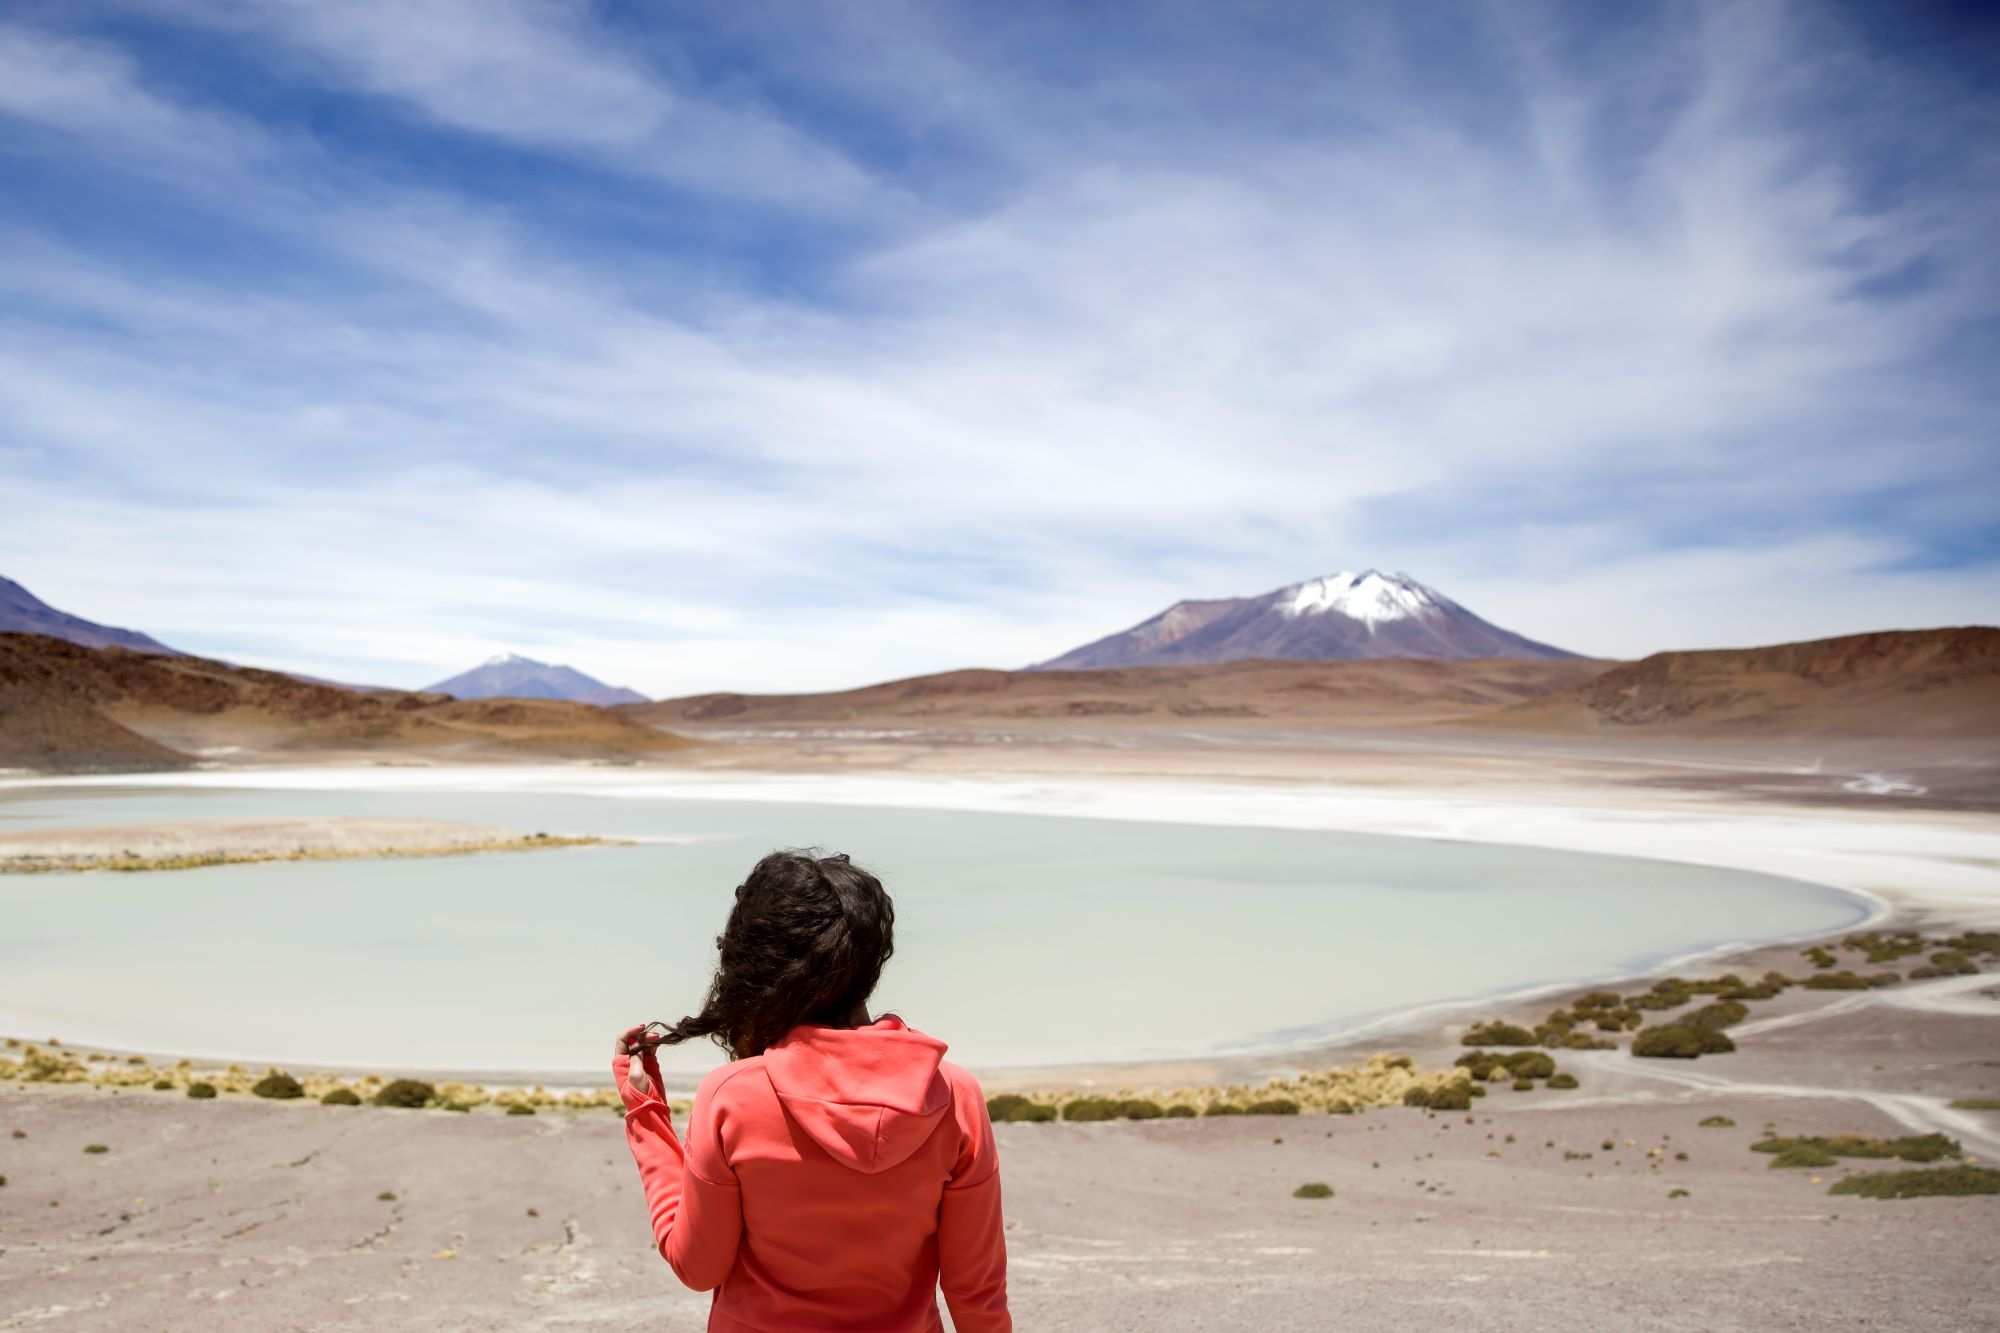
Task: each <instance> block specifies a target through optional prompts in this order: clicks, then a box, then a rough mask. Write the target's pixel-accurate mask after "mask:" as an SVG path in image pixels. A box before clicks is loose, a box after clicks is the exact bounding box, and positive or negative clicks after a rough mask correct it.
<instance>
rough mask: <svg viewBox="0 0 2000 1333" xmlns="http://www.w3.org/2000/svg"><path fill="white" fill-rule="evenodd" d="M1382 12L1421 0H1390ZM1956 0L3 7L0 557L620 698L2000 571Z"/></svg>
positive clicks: (1966, 610) (238, 621) (238, 616)
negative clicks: (1282, 605) (1869, 0)
mask: <svg viewBox="0 0 2000 1333" xmlns="http://www.w3.org/2000/svg"><path fill="white" fill-rule="evenodd" d="M1391 11H1396V12H1393V13H1392V12H1391ZM1996 53H2000V46H1996V29H1995V28H1994V26H1993V25H1992V21H1991V20H1988V19H1983V18H1981V17H1979V16H1978V9H1977V7H1965V8H1964V9H1963V10H1962V11H1961V9H1960V8H1958V7H1954V6H1949V5H1924V4H1919V5H1896V6H1889V5H1880V6H1867V5H1858V4H1845V5H1843V4H1832V3H1821V4H1814V5H1801V6H1797V7H1784V6H1775V5H1773V6H1765V5H1758V4H1731V5H1717V6H1714V7H1707V8H1704V7H1700V6H1695V5H1680V4H1672V5H1667V4H1660V5H1645V4H1634V5H1616V6H1609V5H1594V4H1585V3H1573V4H1567V5H1554V6H1549V7H1535V6H1532V5H1526V4H1519V5H1516V4H1508V5H1481V4H1470V3H1467V4H1439V5H1420V6H1373V5H1359V4H1356V5H1352V6H1328V5H1317V4H1315V5H1294V6H1286V5H1256V4H1246V5H1229V6H1216V5H1204V4H1192V3H1190V4H1158V5H1109V4H1104V5H1096V4H1069V5H1037V4H1010V5H1005V6H999V5H969V4H968V5H963V6H947V5H942V4H938V5H916V4H911V5H901V4H892V3H869V4H865V5H840V6H833V5H818V4H774V5H757V6H713V5H617V6H613V5H591V4H583V3H547V4H539V3H524V2H521V0H446V2H441V3H424V2H422V0H400V2H399V3H393V4H392V3H387V2H386V0H350V2H348V3H342V4H325V3H319V2H317V0H179V2H174V3H169V2H167V0H159V2H157V3H155V2H151V0H130V2H129V3H104V4H93V3H78V2H77V0H62V2H61V3H55V2H49V3H41V2H39V0H16V3H14V4H12V5H9V6H8V7H7V8H6V11H5V14H4V16H0V178H4V180H5V181H6V182H7V183H6V185H5V187H4V188H0V500H4V512H5V515H6V517H5V519H4V521H0V573H4V574H6V575H9V576H11V577H14V578H16V579H19V580H20V581H22V582H24V583H25V584H27V585H28V586H29V587H30V588H31V589H33V590H34V591H36V592H38V593H40V594H41V595H42V596H44V597H45V598H47V599H48V600H50V601H52V602H54V603H56V604H57V605H60V606H63V607H64V608H66V609H70V610H74V611H76V612H78V613H80V614H84V615H87V616H90V617H91V618H93V619H99V620H104V621H108V622H112V623H119V624H130V625H135V626H138V627H141V628H144V629H146V630H148V631H149V632H152V633H154V634H156V635H158V636H160V637H161V638H164V639H166V640H167V641H168V642H171V643H174V644H175V645H177V646H180V647H183V648H186V649H189V650H193V651H199V652H204V653H209V654H214V655H219V656H225V657H229V658H233V659H236V660H241V661H247V662H255V663H259V664H269V665H279V666H285V667H289V668H293V669H297V670H303V671H309V672H313V673H315V674H320V675H327V676H333V677H337V678H342V679H358V680H369V681H375V682H379V683H383V684H395V685H420V684H424V683H427V682H428V681H430V680H433V679H436V678H438V677H441V676H444V675H447V674H449V673H451V672H452V671H455V670H458V669H460V668H462V667H463V666H465V665H468V664H470V663H471V662H473V661H476V660H479V659H481V658H483V657H485V656H487V655H489V654H491V653H494V652H497V651H501V650H506V649H512V650H518V651H521V652H524V653H528V654H530V655H532V656H537V657H545V658H552V659H555V660H561V661H567V662H571V663H573V664H575V665H577V666H579V667H581V668H583V669H585V670H587V671H590V672H592V673H593V674H596V675H599V676H602V677H605V678H607V679H610V680H614V681H617V682H619V683H624V684H630V685H632V686H635V687H637V688H640V689H643V690H646V691H648V692H650V693H655V694H664V693H678V692H686V691H693V690H700V689H711V688H743V689H784V688H815V687H826V686H839V685H847V684H856V683H860V682H863V681H868V680H873V679H881V678H885V677H889V676H894V675H903V674H914V673H917V672H921V671H928V670H935V669H941V668H946V667H952V666H960V665H967V664H982V665H999V666H1011V665H1018V664H1021V663H1024V662H1027V661H1032V660H1037V659H1040V658H1044V657H1048V656H1052V655H1054V654H1056V653H1058V652H1060V651H1062V650H1064V649H1067V648H1069V647H1071V646H1073V645H1074V644H1075V643H1077V642H1081V641H1083V640H1087V639H1091V638H1095V637H1097V636H1098V635H1100V634H1103V633H1106V632H1109V631H1111V630H1114V629H1119V628H1123V627H1124V626H1126V625H1128V624H1131V623H1133V622H1134V621H1137V620H1139V619H1142V618H1144V617H1145V616H1148V615H1150V614H1152V613H1153V612H1155V611H1157V610H1159V609H1160V608H1162V607H1163V606H1165V605H1166V604H1168V603H1170V602H1172V601H1174V600H1177V599H1179V598H1181V597H1188V596H1223V595H1232V594H1245V593H1251V592H1259V591H1263V590H1266V589H1269V588H1272V587H1276V586H1278V585H1280V584H1284V583H1289V582H1294V581H1296V580H1299V579H1302V578H1306V577H1310V576H1313V575H1316V574H1320V573H1325V572H1328V571H1331V570H1335V569H1343V568H1359V567H1365V566H1379V567H1382V568H1391V569H1405V570H1408V571H1409V572H1411V573H1412V574H1415V575H1416V576H1417V577H1419V578H1421V579H1423V580H1425V581H1426V582H1428V583H1431V584H1432V585H1433V586H1435V587H1438V588H1440V589H1442V590H1443V591H1445V592H1447V593H1448V594H1450V595H1452V596H1454V597H1456V598H1457V599H1458V600H1460V601H1462V602H1464V603H1466V604H1467V605H1469V606H1471V607H1472V608H1473V609H1474V610H1476V611H1478V612H1480V613H1481V614H1483V615H1485V616H1487V617H1488V618H1489V619H1492V620H1494V621H1497V622H1498V623H1500V624H1503V625H1506V626H1508V627H1510V628H1514V629H1517V630H1520V631H1522V632H1524V633H1527V634H1530V635H1532V636H1534V637H1536V638H1541V639H1545V640H1549V641H1552V642H1556V643H1561V644H1564V645H1566V646H1569V647H1573V648H1575V649H1578V650H1580V651H1585V652H1592V653H1603V654H1608V655H1638V654H1642V653H1645V652H1649V651H1653V650H1655V649H1659V648H1669V647H1704V646H1720V645H1731V644H1744V643H1755V642H1769V641H1774V640H1779V639H1788V638H1806V637H1814V636H1819V635H1826V634H1835V633H1844V632H1850V631H1856V630H1863V629H1873V628H1882V627H1888V626H1917V625H1934V624H1950V623H1965V622H1974V621H1980V622H1988V623H1990V622H1992V621H1993V620H1995V619H1996V615H1995V612H1996V608H2000V526H1997V525H1996V521H1995V520H1996V516H1997V515H1996V509H2000V429H1997V428H1996V422H2000V414H1996V411H1995V408H1996V402H1995V398H1996V392H2000V388H1996V379H1995V376H1994V375H1993V373H1992V367H1993V365H1994V364H1995V362H1996V352H2000V274H1997V273H1996V271H1995V266H1994V264H1995V261H1994V255H1993V251H1992V246H1991V243H1990V237H1991V236H1992V235H1995V234H2000V188H1996V186H2000V181H1996V174H2000V153H1996V150H1995V149H1994V147H1993V145H1994V144H1996V143H2000V98H1996V95H1995V93H1994V91H1993V90H1994V89H1995V88H1996V87H2000V79H1996V77H1995V76H1996V75H2000V54H1996Z"/></svg>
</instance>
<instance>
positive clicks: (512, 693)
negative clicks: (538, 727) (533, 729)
mask: <svg viewBox="0 0 2000 1333" xmlns="http://www.w3.org/2000/svg"><path fill="white" fill-rule="evenodd" d="M428 689H429V690H430V691H431V692H434V693H438V694H449V695H451V696H453V697H454V698H458V699H567V700H569V701H570V702H572V703H580V704H598V705H601V706H603V707H607V708H608V707H610V706H611V705H613V704H642V703H645V702H647V700H646V696H645V695H643V694H641V693H639V692H638V691H637V690H628V689H623V688H621V687H619V686H617V685H606V684H605V683H604V682H603V681H601V680H597V679H595V678H594V677H591V676H586V675H584V674H583V673H582V672H581V671H578V670H577V669H576V668H574V667H566V666H552V665H550V664H549V663H547V662H537V661H536V660H535V659H534V658H532V657H523V656H521V654H519V653H500V654H499V655H497V656H494V657H489V658H487V659H486V660H485V661H484V662H481V663H480V664H479V665H478V666H476V667H474V668H473V669H472V670H470V671H463V672H460V673H459V674H458V675H456V676H453V677H451V678H450V679H449V680H441V681H439V682H438V683H437V684H435V685H432V686H429V687H428Z"/></svg>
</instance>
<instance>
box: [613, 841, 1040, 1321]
mask: <svg viewBox="0 0 2000 1333" xmlns="http://www.w3.org/2000/svg"><path fill="white" fill-rule="evenodd" d="M894 918H895V913H894V909H893V907H892V905H891V904H890V902H889V897H888V895H887V893H885V892H884V891H883V889H882V886H881V883H880V882H879V881H878V880H876V879H875V877H874V876H872V875H870V874H868V873H867V872H866V871H864V870H862V869H861V868H860V867H858V866H855V865H853V864H852V863H851V862H849V861H848V859H847V858H846V857H844V856H832V857H814V856H807V855H805V854H803V853H798V852H774V853H772V854H771V855H769V856H767V857H765V858H764V859H763V860H761V861H759V862H758V863H757V865H756V867H754V868H753V869H752V871H751V873H750V877H749V878H748V879H746V880H745V881H744V882H743V884H741V885H740V886H738V888H737V890H736V904H735V908H734V910H732V911H731V913H730V917H729V924H728V926H727V927H726V928H725V930H724V931H723V934H722V935H721V937H719V938H718V940H717V941H716V943H717V945H718V947H719V949H720V950H721V964H720V966H719V967H718V968H717V970H716V976H715V980H714V983H713V984H712V985H711V986H710V988H709V997H708V1001H707V1003H706V1004H704V1005H703V1007H702V1011H701V1012H700V1013H699V1014H697V1015H694V1016H692V1017H689V1018H685V1019H682V1020H681V1021H680V1022H679V1023H677V1024H672V1025H668V1024H647V1025H644V1026H641V1027H635V1028H632V1029H630V1030H628V1031H627V1032H625V1033H624V1034H623V1035H622V1036H621V1037H620V1038H619V1039H618V1044H617V1047H616V1052H617V1053H616V1055H615V1056H614V1057H613V1060H612V1073H613V1075H614V1076H615V1077H616V1079H617V1081H618V1089H619V1092H620V1094H621V1096H623V1098H624V1100H625V1107H626V1112H625V1137H626V1141H627V1142H628V1143H629V1144H630V1145H631V1148H632V1156H633V1158H634V1160H636V1161H637V1162H638V1164H639V1175H640V1179H641V1181H642V1182H643V1183H644V1185H645V1190H646V1202H647V1205H648V1207H649V1208H650V1210H651V1213H652V1221H653V1235H654V1237H655V1238H656V1239H657V1240H658V1242H659V1247H660V1253H661V1255H662V1256H664V1257H665V1258H666V1260H667V1262H668V1263H670V1264H672V1265H673V1268H674V1272H675V1273H677V1274H678V1275H679V1276H680V1279H681V1281H683V1282H685V1283H686V1284H687V1285H688V1286H690V1287H693V1288H694V1289H696V1290H697V1291H707V1290H710V1289H713V1290H714V1291H715V1300H714V1302H713V1303H712V1305H711V1306H710V1311H709V1327H710V1328H711V1329H719V1330H729V1331H731V1333H734V1331H735V1330H757V1333H777V1330H789V1329H801V1330H803V1329H826V1330H863V1329H866V1330H869V1331H870V1333H932V1330H938V1331H939V1333H941V1331H942V1328H943V1323H942V1321H941V1320H940V1319H939V1317H938V1310H937V1292H938V1290H939V1288H942V1289H943V1291H944V1296H945V1300H946V1302H947V1303H948V1304H949V1305H950V1306H951V1315H952V1321H953V1323H954V1324H955V1325H956V1326H957V1328H958V1330H959V1333H1008V1330H1011V1329H1012V1327H1013V1325H1012V1322H1011V1321H1010V1320H1009V1318H1008V1315H1007V1250H1006V1242H1005V1238H1004V1234H1003V1227H1002V1223H1001V1218H1000V1171H999V1158H998V1156H997V1154H996V1152H995V1150H994V1145H993V1128H992V1126H991V1124H990V1123H989V1122H988V1120H987V1115H986V1103H985V1099H984V1098H982V1097H981V1096H980V1092H979V1084H978V1083H977V1082H976V1081H975V1080H974V1079H973V1077H972V1075H970V1074H968V1073H966V1072H965V1071H964V1070H963V1069H960V1068H959V1067H958V1066H956V1065H952V1064H947V1063H945V1061H944V1053H945V1045H944V1043H943V1042H941V1041H938V1040H937V1039H936V1038H934V1037H929V1036H926V1035H924V1034H923V1033H921V1032H918V1031H915V1030H914V1029H912V1028H909V1027H907V1026H905V1025H904V1023H903V1021H902V1020H901V1019H899V1018H896V1017H894V1016H893V1015H892V1016H890V1017H886V1018H880V1019H876V1020H875V1021H873V1022H870V1021H869V1020H868V1015H867V1011H866V1009H865V1008H864V1007H863V1003H864V1002H865V1001H866V1000H867V998H868V995H869V992H870V991H872V990H873V989H874V986H875V981H876V978H877V977H879V976H880V975H881V970H882V964H883V963H884V962H885V961H887V959H888V957H889V954H890V952H891V951H892V949H893V942H892V940H893V936H892V929H893V924H894ZM655 1028H659V1029H660V1031H659V1033H658V1034H657V1035H655V1033H654V1029H655ZM695 1036H712V1037H714V1038H715V1039H716V1040H717V1041H718V1042H719V1043H720V1044H722V1045H723V1046H724V1047H725V1048H726V1049H728V1050H729V1051H730V1052H731V1053H732V1054H734V1055H736V1056H737V1057H738V1058H737V1059H736V1060H734V1061H732V1062H731V1063H729V1064H727V1065H724V1066H723V1067H722V1068H721V1069H718V1070H716V1071H715V1072H714V1073H712V1074H710V1075H709V1076H708V1077H707V1078H706V1079H704V1080H703V1081H702V1084H701V1088H700V1090H699V1091H698V1092H697V1093H696V1094H695V1102H694V1110H693V1113H692V1114H691V1115H690V1116H689V1119H688V1128H687V1139H686V1142H685V1144H684V1143H683V1142H682V1141H681V1139H680V1138H678V1137H677V1136H676V1135H675V1133H674V1129H673V1125H672V1123H671V1119H670V1116H669V1114H668V1110H667V1105H666V1103H665V1102H664V1101H663V1100H661V1098H660V1094H659V1089H660V1086H661V1084H660V1070H659V1064H658V1061H657V1058H656V1056H655V1052H654V1048H655V1046H657V1045H659V1044H662V1043H668V1044H671V1043H675V1042H680V1041H685V1040H687V1039H689V1038H690V1037H695ZM634 1055H637V1056H638V1057H639V1058H640V1059H641V1060H642V1061H643V1063H644V1066H645V1072H644V1074H643V1075H641V1074H634V1073H633V1072H632V1068H631V1062H632V1057H633V1056H634Z"/></svg>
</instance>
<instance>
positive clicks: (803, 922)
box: [660, 851, 896, 1060]
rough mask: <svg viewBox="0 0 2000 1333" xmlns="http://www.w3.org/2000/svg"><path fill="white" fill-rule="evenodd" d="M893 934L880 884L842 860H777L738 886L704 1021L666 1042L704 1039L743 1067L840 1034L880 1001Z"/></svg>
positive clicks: (679, 1027) (719, 940)
mask: <svg viewBox="0 0 2000 1333" xmlns="http://www.w3.org/2000/svg"><path fill="white" fill-rule="evenodd" d="M895 928H896V909H895V906H894V904H892V903H891V902H890V901H889V895H888V894H887V893H886V892H885V891H884V890H883V888H882V881H881V880H879V879H876V878H875V877H874V876H873V875H871V874H869V873H868V872H867V871H866V870H863V869H862V868H861V867H860V866H858V865H855V864H854V863H853V862H851V861H849V860H848V859H847V858H846V857H845V856H814V855H812V854H811V853H810V852H808V851H784V852H772V853H771V854H770V855H769V856H767V857H765V858H764V859H763V860H761V861H759V862H758V863H757V864H756V865H755V866H754V867H752V869H751V871H750V876H749V878H747V879H745V880H744V881H743V882H742V883H741V884H739V885H737V886H736V906H735V907H733V908H731V909H730V912H729V924H728V925H727V926H725V927H723V931H722V933H721V934H720V935H718V936H716V937H715V945H716V948H718V949H720V950H721V951H722V958H721V960H720V961H719V962H718V963H717V965H716V969H715V980H714V981H713V982H712V983H710V985H709V988H708V999H707V1000H706V1001H705V1002H704V1003H703V1004H702V1007H701V1012H700V1013H698V1014H694V1015H692V1016H690V1017H688V1018H683V1019H682V1020H681V1021H680V1022H678V1023H676V1024H674V1025H673V1027H672V1028H670V1029H669V1030H668V1031H667V1033H666V1035H665V1036H663V1037H661V1038H660V1040H661V1042H662V1043H663V1044H665V1045H668V1046H676V1045H679V1044H680V1043H681V1042H684V1041H691V1040H693V1039H694V1038H696V1037H707V1038H709V1039H710V1040H711V1041H713V1042H714V1043H715V1044H716V1045H718V1046H720V1047H722V1049H724V1050H725V1051H728V1052H729V1054H730V1056H731V1057H732V1058H734V1059H738V1060H743V1059H747V1058H749V1057H750V1056H753V1055H761V1054H762V1053H763V1052H764V1050H765V1049H766V1048H767V1047H769V1046H770V1045H772V1044H773V1043H774V1042H776V1041H777V1040H778V1038H780V1037H782V1036H784V1035H785V1034H786V1033H787V1032H789V1031H791V1030H792V1029H793V1028H795V1027H797V1026H798V1025H799V1024H801V1023H822V1024H825V1025H827V1026H829V1027H838V1026H840V1025H842V1024H844V1023H845V1022H846V1021H847V1018H848V1015H850V1014H851V1013H853V1012H854V1010H855V1009H856V1008H857V1007H858V1006H860V1005H861V1004H863V1003H864V1002H865V1001H866V1000H867V999H868V996H869V995H870V994H871V993H872V992H873V991H874V989H875V983H876V981H878V980H879V979H880V978H881V976H882V966H883V964H885V963H887V962H888V961H889V955H890V954H891V953H893V952H894V951H895Z"/></svg>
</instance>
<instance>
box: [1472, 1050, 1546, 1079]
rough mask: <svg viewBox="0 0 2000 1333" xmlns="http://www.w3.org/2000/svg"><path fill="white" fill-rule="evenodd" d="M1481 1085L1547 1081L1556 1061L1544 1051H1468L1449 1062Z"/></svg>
mask: <svg viewBox="0 0 2000 1333" xmlns="http://www.w3.org/2000/svg"><path fill="white" fill-rule="evenodd" d="M1452 1063H1453V1064H1455V1065H1457V1066H1458V1067H1459V1068H1460V1069H1463V1070H1464V1071H1465V1072H1466V1073H1467V1074H1469V1075H1471V1076H1472V1077H1473V1078H1474V1079H1477V1080H1479V1081H1481V1082H1494V1083H1497V1082H1503V1081H1511V1080H1515V1079H1537V1078H1549V1077H1551V1076H1552V1075H1554V1073H1555V1072H1556V1062H1555V1057H1553V1056H1551V1055H1549V1054H1548V1053H1547V1052H1546V1051H1534V1050H1527V1051H1510V1052H1508V1053H1507V1054H1506V1055H1501V1054H1499V1053H1497V1052H1494V1051H1467V1052H1466V1053H1465V1054H1464V1055H1461V1056H1459V1057H1458V1059H1456V1060H1454V1061H1453V1062H1452Z"/></svg>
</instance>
